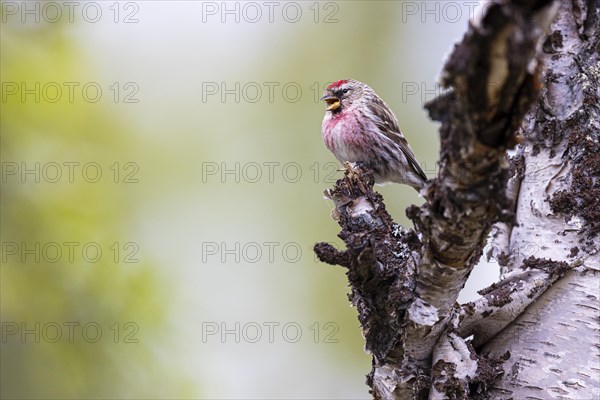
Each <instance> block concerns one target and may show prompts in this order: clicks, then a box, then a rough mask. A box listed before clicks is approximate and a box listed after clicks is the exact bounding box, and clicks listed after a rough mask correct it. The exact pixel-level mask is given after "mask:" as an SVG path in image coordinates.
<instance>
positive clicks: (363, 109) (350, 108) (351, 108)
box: [321, 79, 427, 191]
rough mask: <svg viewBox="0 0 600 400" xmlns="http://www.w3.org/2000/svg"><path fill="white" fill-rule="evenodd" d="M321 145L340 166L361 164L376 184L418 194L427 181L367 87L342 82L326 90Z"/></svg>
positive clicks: (394, 121) (395, 122) (392, 121)
mask: <svg viewBox="0 0 600 400" xmlns="http://www.w3.org/2000/svg"><path fill="white" fill-rule="evenodd" d="M321 100H323V101H325V102H326V103H327V111H326V112H325V118H323V125H322V134H323V141H324V142H325V145H326V146H327V148H328V149H329V150H330V151H331V152H332V153H333V155H334V156H335V158H337V159H338V161H340V162H341V163H344V162H345V161H349V162H351V163H355V162H361V163H363V164H364V165H366V166H367V167H369V168H371V169H372V170H373V172H374V175H375V182H376V183H385V182H397V183H403V184H407V185H410V186H412V187H413V188H415V189H416V190H417V191H418V190H420V189H421V188H422V187H423V185H424V183H425V181H426V180H427V177H426V176H425V173H424V172H423V170H422V169H421V167H420V166H419V163H418V162H417V160H416V158H415V156H414V154H413V152H412V150H411V149H410V146H409V145H408V142H407V141H406V139H405V138H404V135H402V132H401V131H400V127H399V126H398V120H397V119H396V117H395V116H394V113H393V112H392V111H391V110H390V108H389V107H388V106H387V104H385V102H384V101H383V100H381V98H379V96H377V94H376V93H375V92H374V91H373V89H371V88H370V87H369V86H368V85H366V84H364V83H362V82H359V81H356V80H353V79H344V80H340V81H337V82H334V83H332V84H331V85H329V86H328V87H327V89H326V90H325V93H324V95H323V97H322V98H321Z"/></svg>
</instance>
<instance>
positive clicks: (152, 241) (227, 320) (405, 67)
mask: <svg viewBox="0 0 600 400" xmlns="http://www.w3.org/2000/svg"><path fill="white" fill-rule="evenodd" d="M476 3H477V2H474V1H470V2H400V1H398V2H393V1H381V2H377V1H343V2H341V1H340V2H310V1H307V2H271V3H269V2H252V3H245V2H227V3H222V2H200V1H172V2H171V1H169V2H168V1H137V2H72V3H68V4H65V3H61V2H58V3H55V2H10V1H3V2H1V5H2V26H1V42H0V43H1V54H0V55H1V62H0V75H1V81H2V102H1V111H0V128H1V141H0V145H1V161H2V187H1V191H0V196H1V197H0V201H1V236H2V238H1V239H2V266H1V276H0V277H1V286H0V290H1V292H0V296H1V307H0V310H1V319H2V332H1V334H2V342H1V375H0V378H1V384H0V386H1V393H0V394H1V396H2V398H19V399H32V398H38V399H50V398H64V399H67V398H69V399H71V398H73V399H75V398H76V399H92V398H94V399H95V398H118V399H123V398H136V399H157V398H240V399H243V398H273V399H275V398H279V399H281V398H319V399H320V398H332V399H333V398H336V399H337V398H339V399H350V398H368V397H369V395H368V392H367V387H366V385H365V384H364V380H365V378H364V377H365V374H366V373H368V372H369V370H370V357H369V356H368V355H366V354H364V352H363V350H362V348H363V341H362V337H361V334H360V330H359V327H358V322H357V320H356V315H355V310H354V309H352V308H351V307H349V303H348V300H347V297H346V293H347V291H348V288H347V282H346V278H345V275H344V271H343V270H342V269H341V268H336V267H331V266H327V265H323V264H320V263H318V262H317V261H316V260H315V257H314V255H313V253H312V250H311V248H312V245H313V244H314V243H315V242H318V241H329V242H333V243H336V244H338V245H339V243H340V241H339V239H337V237H336V235H337V232H338V226H337V224H336V223H335V222H334V221H333V220H332V219H331V217H330V212H331V209H332V205H331V203H330V202H329V201H326V200H324V199H323V196H322V192H323V190H324V189H325V188H327V187H330V186H331V185H332V183H333V182H334V181H335V179H337V178H339V177H340V176H341V173H340V172H338V171H336V168H337V163H336V162H335V159H334V158H333V156H332V155H331V154H330V153H329V152H328V151H327V150H326V149H325V147H324V145H323V144H322V141H321V134H320V125H321V120H322V118H323V114H324V108H325V107H324V104H321V103H319V101H318V98H319V97H320V95H321V93H322V90H323V88H324V87H325V86H326V85H327V84H328V83H329V82H331V81H334V80H338V79H342V78H350V77H351V78H355V79H359V80H362V81H364V82H367V83H368V84H370V85H371V86H372V87H373V88H374V89H375V90H376V91H377V92H378V94H379V95H380V96H381V97H382V98H383V99H385V100H386V102H387V103H388V104H389V105H390V106H391V107H392V108H393V109H394V110H395V112H396V114H397V116H398V119H399V120H400V125H401V127H402V129H403V131H404V133H405V135H406V136H407V137H408V140H409V142H410V143H411V146H412V148H413V150H414V152H415V154H416V155H417V157H418V159H419V161H420V162H421V163H422V165H423V167H424V169H425V170H426V172H427V173H428V175H430V176H431V177H433V176H435V162H436V160H437V154H438V151H439V148H438V140H437V127H436V125H435V124H433V123H431V122H429V121H428V118H427V116H426V113H425V112H424V111H423V109H422V105H423V103H424V102H425V101H426V100H431V99H432V98H433V97H434V95H435V94H437V93H439V92H440V90H439V88H438V87H437V86H436V84H435V82H436V76H437V74H438V73H439V71H440V70H441V67H442V65H443V60H444V57H445V54H447V53H448V52H449V51H450V49H451V47H452V43H453V42H454V41H456V40H457V39H459V38H460V36H461V35H462V32H463V31H464V30H465V28H466V24H467V21H468V17H469V14H470V13H471V12H472V11H473V8H474V5H475V4H476ZM449 4H450V5H449ZM378 190H380V191H381V192H382V193H383V195H384V197H385V199H386V203H387V205H388V209H389V211H390V212H391V213H392V215H393V216H394V217H395V219H396V220H397V221H399V222H400V223H402V224H404V225H407V224H408V223H409V222H408V220H407V219H406V217H405V215H404V209H405V208H406V207H407V206H409V205H410V204H412V203H417V204H419V203H421V201H422V200H421V199H419V198H418V196H417V195H416V193H415V192H414V191H413V190H412V189H411V188H407V187H402V186H399V185H388V186H384V187H379V189H378ZM488 271H489V270H488ZM495 275H496V272H495V270H494V271H493V272H492V273H490V272H487V273H486V272H485V270H483V271H482V272H477V270H476V271H475V273H474V276H476V279H479V281H476V282H475V283H474V288H477V287H481V285H482V284H481V282H480V281H482V280H485V279H487V280H489V281H491V280H493V279H494V278H495ZM473 290H474V289H469V290H468V291H467V292H466V294H465V295H464V296H463V298H468V297H469V296H470V295H472V294H473ZM465 296H466V297H465Z"/></svg>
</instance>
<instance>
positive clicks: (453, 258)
mask: <svg viewBox="0 0 600 400" xmlns="http://www.w3.org/2000/svg"><path fill="white" fill-rule="evenodd" d="M558 8H559V4H557V3H553V2H552V1H548V0H529V1H527V0H520V1H518V0H498V1H494V2H490V3H489V4H487V5H486V7H485V12H484V13H483V14H482V15H480V16H479V17H478V18H477V20H475V21H473V22H472V23H471V24H470V26H469V30H468V32H467V33H466V34H465V37H464V38H463V40H462V42H461V43H459V44H457V45H456V47H455V49H454V51H453V53H452V55H451V57H450V58H449V60H448V62H447V63H446V66H445V68H444V71H443V74H442V77H443V83H444V84H445V85H446V86H447V87H449V88H450V89H451V90H450V92H449V94H446V95H444V96H442V97H440V98H438V99H436V100H435V101H433V102H432V103H431V104H429V105H428V106H427V108H428V110H429V111H430V114H431V116H432V118H434V119H436V120H438V121H440V122H441V123H442V126H441V128H440V137H441V141H442V145H441V149H442V150H441V154H440V172H439V175H438V177H437V178H436V179H435V180H433V181H431V182H430V183H429V184H428V185H427V187H426V188H425V189H424V190H423V192H422V194H423V195H424V197H425V199H426V203H425V204H424V205H423V206H422V207H420V208H418V207H415V206H412V207H411V208H409V210H408V216H409V217H410V218H411V219H412V221H413V222H414V224H415V229H414V230H408V229H405V228H402V227H400V226H398V225H396V224H394V223H393V221H392V219H391V217H390V216H389V214H388V213H387V212H386V210H385V205H384V203H383V199H382V198H381V196H380V195H379V194H378V193H375V192H373V190H372V188H373V179H372V176H371V175H370V172H369V171H365V170H364V169H363V168H362V167H361V166H352V165H347V170H346V175H345V177H344V179H342V180H340V181H338V182H337V183H336V185H335V187H334V189H332V190H330V191H328V192H326V193H327V195H328V196H329V197H330V198H331V199H332V200H333V201H334V204H335V207H336V212H335V215H334V217H335V218H336V219H337V220H338V222H339V224H340V226H341V227H342V231H341V233H340V235H339V236H340V237H341V238H342V239H343V240H344V242H345V243H346V245H347V250H346V251H344V252H338V251H337V250H335V249H334V248H333V247H331V246H329V245H327V244H325V243H321V244H317V245H316V246H315V251H316V253H317V255H318V256H319V257H320V259H321V260H323V261H325V262H327V263H330V264H339V265H342V266H344V267H346V268H347V269H348V272H347V275H348V279H349V281H350V285H351V293H350V295H349V297H350V300H351V301H352V303H353V304H354V305H355V306H356V307H357V310H358V314H359V321H360V323H361V326H362V329H363V334H364V337H365V341H366V346H365V348H366V350H367V351H368V352H370V353H371V354H372V355H373V369H372V371H371V373H370V374H369V376H368V377H367V383H368V384H369V386H371V388H372V394H373V397H374V398H382V399H411V398H417V399H421V398H430V399H444V398H453V399H470V398H515V399H520V398H527V396H530V397H531V398H551V397H552V396H558V395H561V396H564V397H563V398H581V399H584V398H585V399H587V398H594V396H597V395H598V386H599V385H600V380H599V376H598V375H599V374H600V369H599V368H598V358H597V357H598V354H599V349H598V345H597V343H598V331H599V329H598V320H597V317H598V298H599V297H600V294H599V293H598V283H599V282H598V278H597V276H596V275H595V274H596V273H597V272H598V269H599V267H598V265H599V260H598V245H597V241H596V240H595V239H594V238H595V237H596V235H597V234H598V232H599V231H600V222H599V221H600V215H598V214H600V205H599V203H598V201H599V200H598V199H599V198H600V172H599V171H600V144H599V137H600V135H599V130H600V129H599V128H600V127H599V126H598V125H600V119H599V117H600V115H599V113H598V100H599V99H598V96H599V95H598V93H599V89H598V83H599V81H600V64H598V43H599V40H598V34H599V33H598V31H597V29H598V27H597V19H596V18H597V15H598V11H600V10H598V2H597V1H592V0H588V1H587V2H585V1H584V0H573V2H567V1H565V2H563V3H560V10H559V12H558V14H559V17H558V19H557V20H556V21H555V22H554V23H553V25H552V29H551V32H552V33H551V34H550V36H549V37H548V38H547V39H546V33H547V29H548V27H549V26H550V23H551V21H552V19H553V17H554V15H555V14H556V11H557V9H558ZM561 32H562V33H561ZM545 39H546V40H545ZM544 40H545V41H544ZM542 43H543V50H542ZM540 90H542V94H541V97H540V96H539V92H540ZM532 107H533V108H532ZM526 113H527V115H526ZM517 133H520V136H521V137H522V138H523V139H520V137H519V136H518V135H517ZM521 140H523V144H522V145H521V146H519V150H518V154H517V156H515V157H514V158H513V159H512V160H511V161H510V162H509V160H508V159H507V156H506V150H507V149H508V148H512V147H514V146H515V145H516V144H517V143H518V142H519V141H521ZM490 232H491V233H492V237H493V238H494V240H495V242H494V243H493V245H492V246H491V248H492V251H491V252H490V254H488V255H491V256H494V257H496V258H497V259H498V260H499V263H500V264H501V266H502V272H503V276H502V279H501V280H500V281H499V282H497V283H496V284H494V285H492V286H491V287H489V288H486V289H484V290H482V291H481V292H480V294H481V295H482V297H481V298H480V299H478V300H477V301H475V302H472V303H467V304H464V305H460V306H459V305H457V304H456V303H455V302H456V299H457V297H458V294H459V292H460V290H461V289H462V287H463V286H464V283H465V281H466V279H467V277H468V276H469V273H470V272H471V270H472V268H473V267H474V266H475V265H476V263H477V262H478V261H479V259H480V257H481V255H482V252H483V248H484V246H485V245H486V242H487V238H488V236H489V234H490ZM535 246H537V247H535ZM525 249H527V250H525ZM532 249H533V250H534V251H532ZM523 253H527V254H523ZM533 253H534V254H533ZM532 254H533V255H532ZM565 274H567V277H566V278H564V279H563V280H561V281H560V285H557V286H554V287H553V288H552V289H551V290H549V291H547V289H548V288H550V286H551V285H552V284H553V283H555V282H556V281H557V280H559V278H561V277H563V275H565ZM569 284H573V285H574V286H573V289H568V288H569ZM594 289H595V290H594ZM561 290H563V291H561ZM540 296H542V298H541V299H540ZM566 303H567V304H566ZM557 304H559V305H560V312H557V310H556V308H553V307H556V306H557ZM566 310H568V311H566ZM532 315H533V316H534V317H533V320H534V322H535V323H531V321H532ZM571 330H574V332H576V333H573V332H572V331H571ZM515 332H517V333H520V334H515ZM540 332H544V333H543V334H542V333H540ZM524 335H525V336H526V337H527V338H529V339H531V340H533V342H530V341H523V340H521V338H522V337H523V336H524ZM572 335H577V336H578V337H579V336H585V338H583V339H582V340H580V342H581V344H582V346H581V347H577V348H576V349H573V350H572V351H571V350H567V349H568V347H567V343H566V342H569V341H570V340H572V339H571V336H572ZM542 341H543V345H542ZM532 343H533V345H532ZM571 344H572V345H573V343H572V342H571ZM594 344H595V345H594ZM559 346H562V347H559ZM544 347H547V349H546V351H544V350H542V349H543V348H544ZM557 348H558V349H560V351H557ZM524 354H526V355H527V356H526V357H524V356H523V355H524ZM566 359H569V368H566V367H563V368H560V367H559V366H558V364H561V363H563V362H564V361H565V360H566ZM546 366H554V367H555V368H554V367H553V368H554V369H553V370H548V369H546V368H545V367H546ZM579 366H581V368H579ZM536 396H538V397H536ZM569 396H571V397H569ZM582 396H583V397H582ZM585 396H587V397H585ZM557 398H558V397H557Z"/></svg>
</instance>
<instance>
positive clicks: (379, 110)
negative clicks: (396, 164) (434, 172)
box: [369, 98, 427, 181]
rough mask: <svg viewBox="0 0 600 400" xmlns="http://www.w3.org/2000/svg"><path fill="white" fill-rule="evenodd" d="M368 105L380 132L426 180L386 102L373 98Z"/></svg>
mask: <svg viewBox="0 0 600 400" xmlns="http://www.w3.org/2000/svg"><path fill="white" fill-rule="evenodd" d="M369 106H370V108H371V112H372V113H373V115H374V116H375V117H376V118H375V125H377V127H378V128H379V129H380V130H381V132H383V133H384V134H385V135H386V136H387V137H389V138H390V139H392V140H393V141H394V142H395V143H396V144H397V145H398V147H400V150H402V152H403V153H404V155H405V156H406V159H407V160H408V162H409V163H410V164H411V165H412V167H413V168H414V170H415V172H416V173H417V174H419V175H420V176H421V178H423V180H424V181H426V180H427V176H426V175H425V172H423V170H422V169H421V166H420V165H419V163H418V162H417V159H416V158H415V155H414V154H413V152H412V150H411V149H410V147H409V145H408V142H407V141H406V139H405V138H404V136H403V135H402V131H401V130H400V127H399V126H398V120H397V119H396V116H395V115H394V114H393V113H392V112H391V111H390V109H389V107H388V106H387V104H385V103H384V102H383V100H381V99H380V98H375V99H374V101H372V102H371V103H369Z"/></svg>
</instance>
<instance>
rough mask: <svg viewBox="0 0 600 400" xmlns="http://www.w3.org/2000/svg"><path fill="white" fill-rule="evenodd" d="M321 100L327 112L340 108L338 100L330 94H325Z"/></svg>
mask: <svg viewBox="0 0 600 400" xmlns="http://www.w3.org/2000/svg"><path fill="white" fill-rule="evenodd" d="M321 100H323V101H324V102H325V103H327V111H335V110H337V109H338V108H340V107H341V106H342V103H341V102H340V99H339V98H337V97H335V96H333V95H331V94H326V95H325V96H323V97H321Z"/></svg>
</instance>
